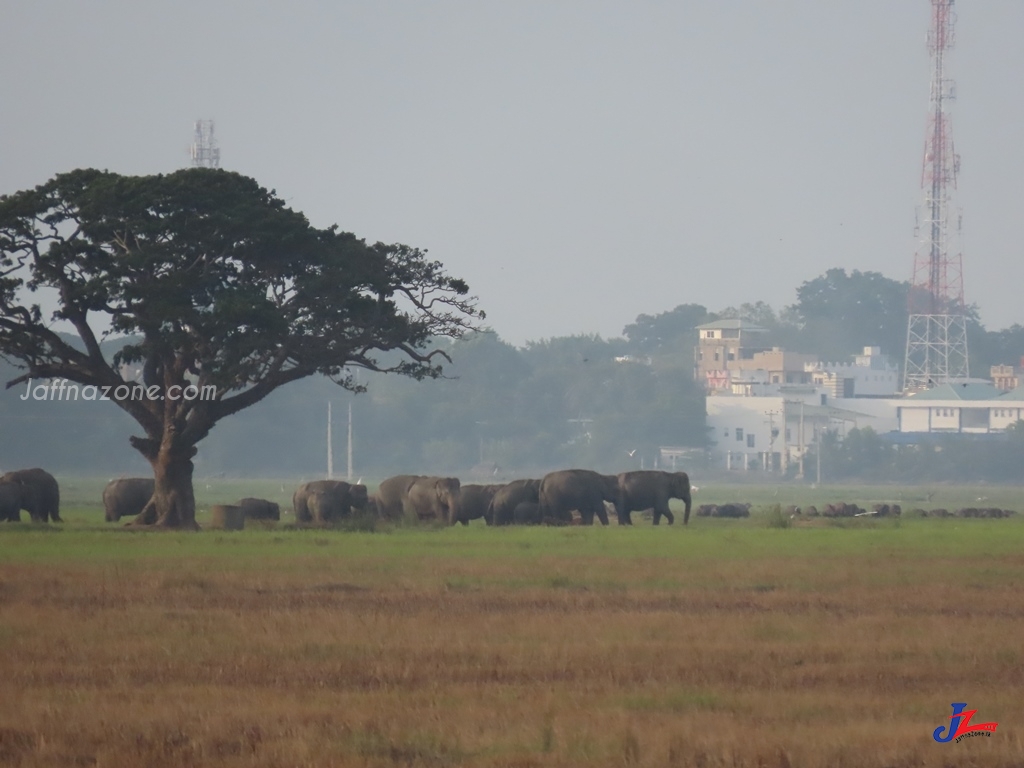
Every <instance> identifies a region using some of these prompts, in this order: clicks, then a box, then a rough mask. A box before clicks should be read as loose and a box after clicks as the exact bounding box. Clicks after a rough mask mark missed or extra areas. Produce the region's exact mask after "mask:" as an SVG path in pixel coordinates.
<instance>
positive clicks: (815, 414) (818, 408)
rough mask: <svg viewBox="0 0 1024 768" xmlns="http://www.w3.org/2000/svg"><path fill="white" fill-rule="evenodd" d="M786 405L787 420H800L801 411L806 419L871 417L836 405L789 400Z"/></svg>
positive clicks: (851, 419) (848, 419) (841, 419)
mask: <svg viewBox="0 0 1024 768" xmlns="http://www.w3.org/2000/svg"><path fill="white" fill-rule="evenodd" d="M786 406H787V408H786V421H799V420H800V414H801V411H802V412H803V417H804V418H805V419H814V418H828V419H836V420H837V421H856V420H857V419H861V418H864V419H866V418H870V415H869V414H867V413H860V412H859V411H851V410H849V409H848V408H836V407H835V406H834V405H814V404H812V403H802V404H801V403H798V402H793V401H792V400H787V401H786ZM801 406H802V407H801Z"/></svg>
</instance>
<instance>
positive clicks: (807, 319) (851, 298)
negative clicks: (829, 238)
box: [791, 268, 908, 361]
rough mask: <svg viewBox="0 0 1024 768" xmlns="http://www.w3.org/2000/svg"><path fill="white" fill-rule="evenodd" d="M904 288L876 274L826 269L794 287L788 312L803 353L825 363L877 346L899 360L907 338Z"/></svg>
mask: <svg viewBox="0 0 1024 768" xmlns="http://www.w3.org/2000/svg"><path fill="white" fill-rule="evenodd" d="M907 286H908V284H907V283H905V282H903V283H901V282H897V281H895V280H890V279H889V278H887V277H885V276H883V275H881V274H879V273H878V272H859V271H857V270H854V271H853V272H851V273H850V274H847V273H846V270H844V269H838V268H836V269H830V270H828V271H827V272H825V274H824V275H822V276H821V277H817V278H815V279H814V280H810V281H807V282H805V283H804V284H803V285H801V286H800V287H799V288H798V289H797V302H796V304H794V305H793V307H792V308H791V309H792V310H793V314H794V316H795V317H796V318H797V320H798V322H799V323H800V329H801V333H800V343H801V346H802V349H797V350H795V351H799V352H808V353H812V354H816V355H819V356H820V357H821V358H822V359H823V360H825V361H835V360H845V359H847V358H848V357H849V356H850V355H854V354H858V353H860V351H861V350H862V348H863V347H866V346H878V347H881V348H882V352H883V353H884V354H886V355H889V356H890V357H891V358H893V359H901V358H902V356H903V353H904V351H905V347H906V340H907Z"/></svg>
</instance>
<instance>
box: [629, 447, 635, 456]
mask: <svg viewBox="0 0 1024 768" xmlns="http://www.w3.org/2000/svg"><path fill="white" fill-rule="evenodd" d="M634 453H636V448H634V449H633V450H632V451H630V452H629V455H630V456H632V455H633V454H634Z"/></svg>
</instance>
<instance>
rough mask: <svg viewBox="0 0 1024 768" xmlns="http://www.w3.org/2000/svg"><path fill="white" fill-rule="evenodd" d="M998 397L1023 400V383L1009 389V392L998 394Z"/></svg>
mask: <svg viewBox="0 0 1024 768" xmlns="http://www.w3.org/2000/svg"><path fill="white" fill-rule="evenodd" d="M999 399H1000V400H1024V384H1022V385H1021V386H1019V387H1017V388H1016V389H1011V390H1010V391H1009V392H1003V394H1001V395H999Z"/></svg>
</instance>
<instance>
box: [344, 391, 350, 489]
mask: <svg viewBox="0 0 1024 768" xmlns="http://www.w3.org/2000/svg"><path fill="white" fill-rule="evenodd" d="M347 469H348V474H347V476H346V478H345V479H346V480H348V481H349V482H350V483H351V482H352V403H351V402H350V403H349V404H348V467H347Z"/></svg>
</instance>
